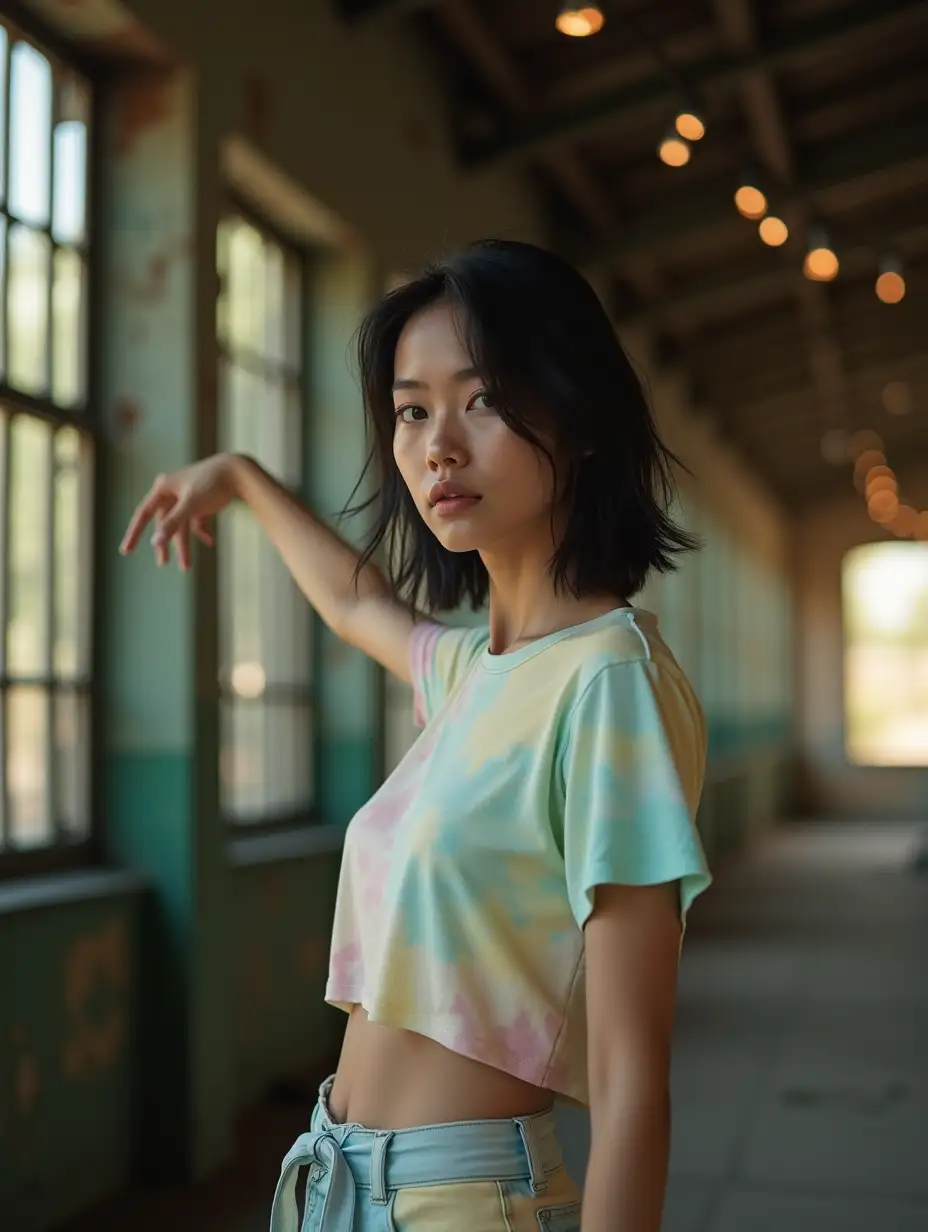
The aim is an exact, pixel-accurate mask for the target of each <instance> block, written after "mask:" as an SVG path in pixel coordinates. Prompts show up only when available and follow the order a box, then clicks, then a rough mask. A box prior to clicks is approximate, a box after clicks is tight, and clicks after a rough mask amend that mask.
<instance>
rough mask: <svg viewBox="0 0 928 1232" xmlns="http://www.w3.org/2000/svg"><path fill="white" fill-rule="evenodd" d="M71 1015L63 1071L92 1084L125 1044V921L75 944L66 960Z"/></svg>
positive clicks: (83, 936)
mask: <svg viewBox="0 0 928 1232" xmlns="http://www.w3.org/2000/svg"><path fill="white" fill-rule="evenodd" d="M63 966H64V970H63V978H64V1001H65V1008H66V1011H67V1025H66V1033H65V1040H64V1043H63V1044H62V1049H61V1066H62V1069H63V1071H64V1073H65V1075H66V1076H67V1077H68V1078H70V1079H72V1080H75V1081H76V1080H79V1079H83V1078H89V1077H91V1076H92V1075H93V1074H95V1073H98V1072H99V1071H101V1070H105V1069H109V1068H110V1067H111V1066H113V1065H114V1064H115V1063H116V1061H117V1060H118V1058H119V1056H120V1053H121V1052H122V1050H123V1047H124V1045H125V1041H126V1018H127V1008H126V990H127V986H128V983H129V943H128V937H127V935H126V924H125V921H124V920H122V919H120V918H118V917H117V918H114V919H113V920H111V921H110V922H109V923H108V924H106V925H104V926H103V927H102V928H101V929H100V930H99V931H98V932H96V933H83V934H80V935H78V936H77V937H75V938H74V940H73V941H72V942H71V944H70V945H69V946H68V949H67V951H66V953H65V956H64V963H63Z"/></svg>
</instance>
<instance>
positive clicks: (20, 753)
mask: <svg viewBox="0 0 928 1232" xmlns="http://www.w3.org/2000/svg"><path fill="white" fill-rule="evenodd" d="M48 712H49V695H48V692H47V690H45V689H39V688H25V687H22V686H19V687H14V688H11V689H10V690H9V692H8V694H7V714H6V733H7V763H6V773H7V790H8V792H9V801H10V815H9V827H8V833H9V836H10V842H11V843H12V844H13V845H15V846H17V847H37V846H41V845H43V844H45V843H48V842H50V841H51V838H52V825H51V807H50V805H51V802H50V799H49V771H50V769H51V767H50V766H49V764H48V753H49V726H48V725H49V713H48Z"/></svg>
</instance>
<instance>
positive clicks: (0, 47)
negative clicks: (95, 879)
mask: <svg viewBox="0 0 928 1232" xmlns="http://www.w3.org/2000/svg"><path fill="white" fill-rule="evenodd" d="M6 44H7V34H6V30H5V29H4V27H3V26H0V196H2V195H3V194H4V192H5V191H6V184H5V182H4V181H5V178H6V157H5V155H6ZM0 833H2V829H0Z"/></svg>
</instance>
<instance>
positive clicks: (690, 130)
mask: <svg viewBox="0 0 928 1232" xmlns="http://www.w3.org/2000/svg"><path fill="white" fill-rule="evenodd" d="M674 126H675V127H676V130H677V132H678V133H679V134H680V136H681V137H685V138H686V140H687V141H701V140H702V138H703V137H705V135H706V125H705V122H704V121H703V119H702V117H701V116H699V115H697V113H696V112H695V111H681V112H680V114H679V115H678V116H677V118H676V120H675V121H674Z"/></svg>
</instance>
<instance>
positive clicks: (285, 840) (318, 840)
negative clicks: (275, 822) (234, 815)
mask: <svg viewBox="0 0 928 1232" xmlns="http://www.w3.org/2000/svg"><path fill="white" fill-rule="evenodd" d="M344 841H345V827H344V826H332V825H328V826H326V825H314V826H301V827H300V828H299V829H293V830H278V831H276V832H274V833H272V834H243V835H240V836H239V837H237V838H233V839H230V841H229V862H230V863H231V864H232V865H234V866H235V867H236V868H247V867H249V866H251V865H255V864H275V863H278V862H280V861H284V860H299V859H304V858H305V857H306V856H317V855H324V854H326V853H328V852H331V851H340V850H341V848H342V845H343V844H344Z"/></svg>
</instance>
